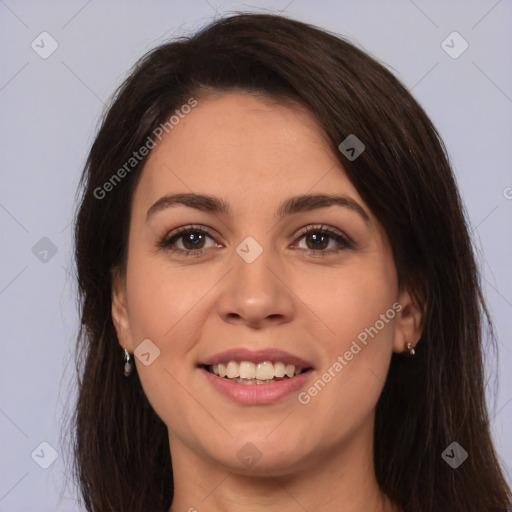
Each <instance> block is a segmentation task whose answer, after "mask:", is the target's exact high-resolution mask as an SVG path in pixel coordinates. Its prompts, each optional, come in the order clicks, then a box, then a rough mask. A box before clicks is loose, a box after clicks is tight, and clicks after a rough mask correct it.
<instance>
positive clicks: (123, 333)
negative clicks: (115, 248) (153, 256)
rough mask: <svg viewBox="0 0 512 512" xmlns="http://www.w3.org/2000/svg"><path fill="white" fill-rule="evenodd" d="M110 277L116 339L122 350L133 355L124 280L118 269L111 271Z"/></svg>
mask: <svg viewBox="0 0 512 512" xmlns="http://www.w3.org/2000/svg"><path fill="white" fill-rule="evenodd" d="M110 274H111V277H112V321H113V323H114V327H115V329H116V333H117V339H118V341H119V344H120V345H121V347H122V348H126V349H127V350H128V352H130V353H133V349H134V347H133V343H132V339H131V333H130V324H129V321H128V309H127V306H126V278H125V276H124V274H123V272H122V271H121V270H120V269H118V268H115V269H112V270H111V273H110Z"/></svg>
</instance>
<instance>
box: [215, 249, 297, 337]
mask: <svg viewBox="0 0 512 512" xmlns="http://www.w3.org/2000/svg"><path fill="white" fill-rule="evenodd" d="M287 281H288V279H287V273H286V269H285V268H283V266H282V264H281V262H279V260H278V259H277V258H276V257H275V255H272V254H271V250H270V249H264V250H263V252H262V253H261V254H260V255H259V256H258V257H257V258H256V259H255V260H254V261H252V262H250V263H249V262H248V261H246V260H244V259H243V258H242V257H241V256H239V255H238V253H235V254H234V256H233V267H232V270H231V271H230V272H229V273H228V275H227V276H226V279H224V280H223V281H222V283H221V286H222V288H221V292H220V294H219V297H218V303H217V311H218V313H219V315H220V316H221V317H222V319H223V320H224V321H225V322H227V323H230V324H235V325H236V324H244V325H246V326H248V327H251V328H254V329H260V328H263V327H265V326H268V325H274V326H275V325H279V324H283V323H287V322H290V321H291V320H292V318H293V316H294V314H295V309H296V303H295V296H294V294H293V291H292V289H293V286H292V284H291V283H290V282H287Z"/></svg>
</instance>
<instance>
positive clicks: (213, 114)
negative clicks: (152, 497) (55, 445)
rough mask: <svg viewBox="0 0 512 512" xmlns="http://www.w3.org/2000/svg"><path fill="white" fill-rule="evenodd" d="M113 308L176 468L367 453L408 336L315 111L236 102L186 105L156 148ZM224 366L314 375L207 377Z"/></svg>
mask: <svg viewBox="0 0 512 512" xmlns="http://www.w3.org/2000/svg"><path fill="white" fill-rule="evenodd" d="M164 133H165V132H164ZM356 135H357V134H356ZM340 142H341V140H340ZM363 142H365V143H367V141H363ZM111 193H115V191H112V192H111ZM175 194H187V197H188V199H187V201H188V204H187V205H185V204H181V203H180V202H173V201H172V200H171V199H167V200H164V199H163V198H165V197H166V196H169V197H171V196H173V195H175ZM196 196H197V197H196ZM203 196H208V198H209V201H206V200H205V199H203ZM307 196H319V197H318V198H316V199H309V200H308V199H307ZM320 196H321V197H320ZM326 196H329V197H331V198H332V197H334V196H336V197H339V198H340V199H338V200H337V201H331V202H329V201H327V200H326ZM181 198H182V199H183V198H185V196H181ZM292 198H297V199H296V200H295V201H292ZM218 204H222V205H224V206H225V209H219V208H216V207H215V208H214V206H216V205H218ZM194 205H195V207H194ZM192 226H193V227H192ZM308 227H311V228H313V229H312V230H311V232H309V233H304V229H305V228H308ZM321 228H322V229H321ZM181 229H183V233H182V234H181V235H179V236H175V235H176V233H177V232H178V231H180V230H181ZM187 251H188V252H187ZM193 251H195V252H193ZM112 310H113V316H114V322H115V326H116V329H117V333H118V337H119V341H120V344H121V345H122V346H123V347H126V348H127V349H128V350H129V351H130V352H133V351H135V350H136V349H137V347H139V348H138V349H137V351H136V352H135V356H136V357H135V363H136V367H137V372H138V374H139V376H140V380H141V382H142V386H143V388H144V392H145V393H146V395H147V397H148V399H149V401H150V403H151V405H152V406H153V408H154V409H155V411H156V412H157V414H158V415H159V416H160V418H161V419H162V420H163V421H164V422H165V424H166V425H167V427H168V430H169V439H170V442H171V454H172V455H173V464H174V463H175V456H176V457H177V455H176V454H178V453H185V452H187V453H188V454H189V455H190V456H192V457H194V458H195V459H196V460H201V461H203V462H204V463H205V464H209V465H210V464H213V465H217V466H218V465H219V464H220V465H222V466H224V467H226V468H228V469H230V470H231V471H237V472H239V473H244V472H247V473H250V474H255V473H262V474H263V472H265V471H270V472H271V473H272V474H273V475H278V474H283V475H284V474H287V473H289V472H292V471H298V470H303V469H305V468H307V467H309V466H312V465H314V464H322V463H324V462H325V461H326V460H327V459H328V458H329V457H332V456H335V455H337V454H341V453H343V452H345V453H347V451H348V450H350V449H351V448H350V447H354V446H358V447H359V449H362V447H366V448H368V447H370V448H371V442H372V435H373V412H374V408H375V405H376V402H377V400H378V398H379V395H380V393H381V390H382V388H383V385H384V381H385V379H386V374H387V371H388V367H389V363H390V358H391V354H392V352H393V350H394V351H397V352H402V351H403V349H404V344H405V342H407V341H411V342H413V344H414V343H415V342H416V340H417V339H418V338H419V334H420V333H419V317H418V313H417V311H416V309H415V307H414V305H413V304H412V303H411V300H410V298H409V295H408V294H407V293H406V292H400V291H399V289H398V286H397V272H396V268H395V265H394V262H393V257H392V252H391V248H390V246H389V243H388V240H387V237H386V235H385V233H384V231H383V229H382V227H381V226H380V224H379V222H378V220H377V219H376V218H375V217H374V216H373V215H372V213H371V212H370V210H369V208H368V206H367V205H366V204H365V202H364V201H363V200H362V199H361V197H360V195H359V194H358V193H357V191H356V189H355V188H354V186H353V185H352V183H351V182H350V181H349V180H348V178H347V176H346V174H345V172H344V170H343V168H342V166H341V165H340V164H339V162H338V160H337V158H336V155H334V154H333V153H332V151H331V150H330V149H329V147H328V144H327V142H326V139H325V138H324V136H323V135H322V131H321V129H320V127H319V125H318V124H317V123H316V121H315V120H314V118H313V117H311V115H310V114H308V113H307V112H305V111H304V110H303V109H301V108H300V107H297V106H293V105H291V104H290V105H285V104H277V103H273V102H269V101H268V100H263V99H262V98H258V97H256V96H254V95H250V94H248V93H243V92H239V93H238V92H237V93H233V92H232V93H225V94H218V95H216V96H210V97H208V98H207V99H203V100H200V101H199V102H198V104H197V106H195V107H194V108H192V109H191V112H190V113H188V114H186V115H184V116H183V118H181V119H180V121H179V123H178V124H176V125H175V126H174V128H173V129H172V130H171V131H169V133H168V134H166V135H165V137H163V139H162V141H161V142H158V143H157V145H156V147H155V148H154V149H153V151H152V153H151V154H150V156H149V159H148V160H147V163H146V165H145V168H144V170H143V172H142V176H141V179H140V181H139V183H138V185H137V187H136V190H135V192H134V197H133V202H132V210H131V220H130V231H129V246H128V261H127V268H126V273H125V275H123V276H120V277H119V278H118V279H117V280H116V281H115V286H114V293H113V308H112ZM142 342H144V343H142ZM237 350H240V351H241V352H240V353H236V352H231V353H230V354H223V353H225V352H227V351H237ZM242 351H244V352H242ZM276 351H282V352H283V353H278V352H276ZM299 360H300V362H299ZM229 361H235V363H241V364H233V363H231V364H230V365H229V367H228V371H230V372H231V371H232V372H234V373H230V375H236V372H237V371H239V370H240V371H242V372H243V373H242V376H243V377H247V378H248V377H251V376H252V377H254V376H259V380H270V376H272V375H275V374H276V373H277V374H278V375H282V372H283V371H288V372H291V375H293V368H291V367H290V366H288V367H287V365H289V364H291V363H292V362H296V363H297V364H296V365H295V367H296V369H298V368H300V367H303V368H304V369H306V368H310V369H309V370H308V371H306V372H304V373H302V374H301V375H300V376H296V377H292V378H290V377H288V376H284V377H281V378H279V380H275V379H274V380H272V382H268V383H263V384H257V383H255V381H250V382H252V383H249V384H247V383H238V382H236V381H234V380H227V379H226V378H223V377H221V376H217V375H215V374H214V373H212V371H216V372H217V371H218V372H220V371H222V367H220V368H217V367H214V368H212V367H209V368H205V367H204V365H213V364H214V363H228V362H229ZM258 363H261V364H260V365H259V366H258ZM281 363H283V364H281ZM283 365H284V367H283ZM245 372H247V373H245ZM251 372H255V373H251ZM268 372H270V373H268ZM279 372H281V373H279ZM244 382H247V381H244ZM249 443H250V444H249Z"/></svg>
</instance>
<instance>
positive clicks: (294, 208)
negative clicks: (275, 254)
mask: <svg viewBox="0 0 512 512" xmlns="http://www.w3.org/2000/svg"><path fill="white" fill-rule="evenodd" d="M176 205H184V206H188V207H189V208H195V209H197V210H201V211H204V212H211V213H221V214H223V215H226V216H228V217H229V216H230V215H231V212H230V208H229V205H228V203H226V202H225V201H224V200H223V199H222V198H220V197H216V196H211V195H206V194H193V193H184V194H169V195H166V196H163V197H161V198H160V199H158V201H156V203H154V204H153V205H152V206H151V207H150V208H149V209H148V211H147V213H146V222H147V221H148V220H149V218H150V217H151V216H153V215H154V214H155V213H157V212H159V211H162V210H165V209H167V208H170V207H173V206H176ZM334 205H337V206H341V207H343V208H347V209H349V210H351V211H353V212H356V213H358V214H359V215H360V216H361V217H362V218H363V219H364V221H365V222H367V223H369V222H370V216H369V215H368V213H367V212H366V210H364V208H363V207H362V206H361V205H360V204H359V203H357V202H356V201H354V200H353V199H351V198H350V197H347V196H337V195H330V194H305V195H301V196H294V197H290V198H289V199H286V200H285V201H284V202H283V203H282V204H281V205H280V206H279V208H278V209H277V211H276V216H277V218H278V219H279V220H281V219H282V218H284V217H285V216H286V215H290V214H294V213H300V212H305V211H310V210H315V209H317V208H325V207H328V206H334Z"/></svg>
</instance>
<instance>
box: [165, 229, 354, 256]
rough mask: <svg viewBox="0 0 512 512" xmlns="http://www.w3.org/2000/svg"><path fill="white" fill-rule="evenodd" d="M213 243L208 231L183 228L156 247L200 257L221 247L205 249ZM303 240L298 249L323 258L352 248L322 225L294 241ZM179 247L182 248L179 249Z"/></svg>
mask: <svg viewBox="0 0 512 512" xmlns="http://www.w3.org/2000/svg"><path fill="white" fill-rule="evenodd" d="M208 238H209V239H210V240H212V241H213V242H215V240H214V238H213V235H211V234H210V233H209V231H207V230H205V229H204V228H202V227H200V226H185V227H183V228H180V229H178V230H177V231H175V232H171V233H170V234H169V235H166V236H165V237H164V238H163V239H162V240H160V241H159V242H158V244H157V246H158V247H159V248H160V249H165V250H167V251H170V252H172V253H180V254H181V255H183V256H200V255H201V254H202V253H203V251H205V250H206V249H209V248H211V247H215V246H217V247H222V246H221V245H220V244H216V243H214V244H213V245H211V246H210V247H205V243H206V240H207V239H208ZM301 239H304V240H305V241H306V248H304V247H299V249H301V250H304V251H306V252H308V253H309V254H311V255H313V256H325V255H326V254H329V253H338V252H340V251H342V250H344V249H351V248H353V243H352V241H351V240H350V239H349V237H347V236H345V235H344V234H343V233H342V232H341V231H340V232H338V231H337V230H336V231H334V230H333V229H327V228H326V227H324V226H323V225H316V226H307V227H306V228H304V229H302V230H301V231H300V232H299V234H298V238H297V239H296V240H301ZM330 242H332V243H333V244H334V248H332V247H331V248H330V249H329V248H328V247H329V245H330ZM179 245H181V246H182V247H179Z"/></svg>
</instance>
